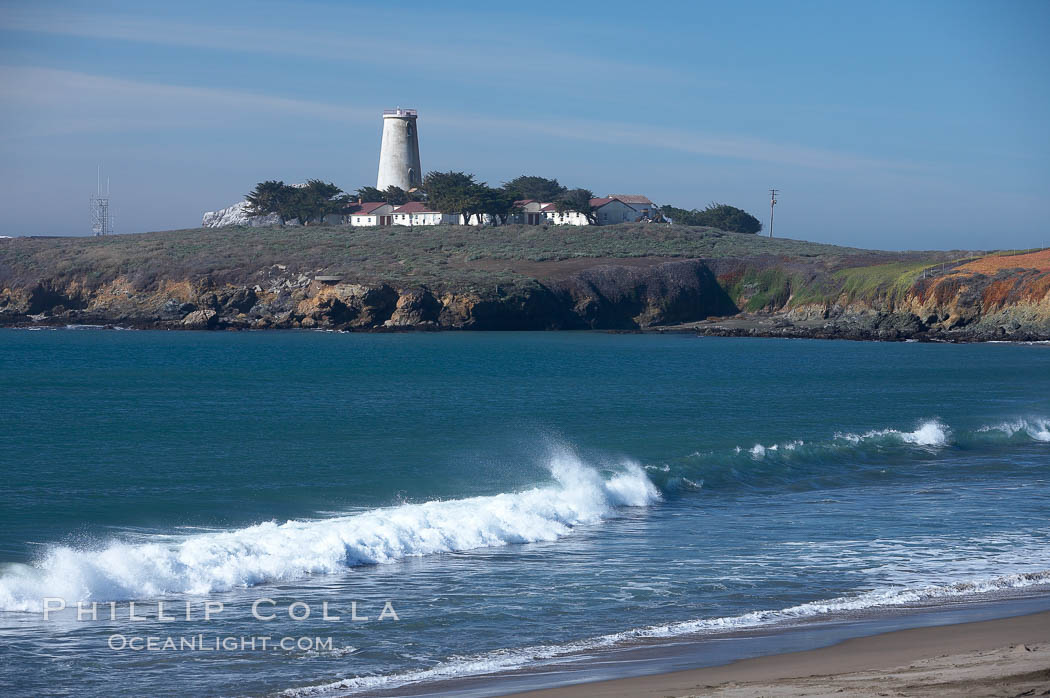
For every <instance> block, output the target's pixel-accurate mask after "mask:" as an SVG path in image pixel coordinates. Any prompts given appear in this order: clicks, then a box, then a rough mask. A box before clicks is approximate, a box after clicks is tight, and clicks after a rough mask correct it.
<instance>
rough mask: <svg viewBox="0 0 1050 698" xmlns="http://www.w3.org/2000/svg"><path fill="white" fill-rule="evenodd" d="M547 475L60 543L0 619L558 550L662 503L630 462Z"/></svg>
mask: <svg viewBox="0 0 1050 698" xmlns="http://www.w3.org/2000/svg"><path fill="white" fill-rule="evenodd" d="M549 468H550V471H551V474H552V475H553V477H554V482H553V483H552V484H550V485H547V486H543V487H536V488H533V489H530V490H527V491H523V492H515V493H505V494H498V495H493V496H485V497H471V498H467V499H456V500H446V501H432V502H426V503H423V504H403V505H401V506H395V507H389V508H383V509H375V510H372V511H368V512H364V513H361V514H354V515H350V516H341V517H334V518H327V519H321V520H312V521H288V522H286V523H283V524H278V523H275V522H268V523H262V524H258V525H256V526H251V527H248V528H243V529H238V530H233V531H225V532H211V533H199V534H194V535H188V536H182V537H171V538H165V539H158V540H159V542H157V541H154V542H145V543H143V542H134V543H131V542H124V541H110V542H107V543H105V544H103V545H101V546H99V547H97V548H94V549H84V548H74V547H69V546H55V547H52V548H50V549H49V550H48V552H47V554H46V555H45V557H44V558H43V559H42V560H40V561H39V562H38V563H36V564H34V565H32V566H29V565H20V566H17V567H15V568H9V569H8V570H6V571H5V572H4V573H3V575H2V576H0V610H5V611H36V610H39V609H40V608H41V603H42V599H43V597H57V598H62V599H65V600H66V602H67V603H75V602H76V601H79V600H92V601H102V600H123V599H143V598H152V597H156V596H160V595H163V594H169V593H191V594H205V593H208V592H214V591H223V590H228V589H233V588H237V587H248V586H253V585H256V584H260V583H265V582H278V581H286V580H291V579H298V578H301V577H304V576H306V575H311V574H325V573H333V572H339V571H342V570H345V569H346V568H348V567H353V566H355V565H364V564H378V563H387V562H394V561H396V560H400V559H403V558H406V557H414V556H423V555H431V554H435V553H443V552H453V551H464V550H473V549H475V548H483V547H489V546H502V545H507V544H510V543H531V542H538V541H553V540H557V539H558V538H561V537H562V536H565V535H567V534H569V533H570V532H571V531H572V529H573V528H574V527H575V526H578V525H582V524H590V523H596V522H598V521H601V520H602V519H604V518H607V517H609V516H611V515H613V514H614V512H615V509H616V508H617V507H641V506H646V505H648V504H651V503H652V502H654V501H656V500H657V499H659V496H660V495H659V492H658V490H657V489H656V487H655V486H654V485H653V484H652V482H650V481H649V479H648V478H647V477H646V475H645V472H644V471H643V470H642V468H641V467H640V466H638V465H636V464H633V463H626V464H623V465H621V466H619V467H618V468H616V469H615V471H614V472H612V473H610V474H609V477H607V478H606V477H603V476H602V474H601V473H599V472H598V470H596V469H595V468H592V467H590V466H587V465H585V464H584V463H582V462H581V461H580V460H579V458H578V457H577V456H575V455H574V454H573V453H571V452H569V451H566V450H562V451H558V452H556V453H555V454H554V455H552V456H551V458H550V461H549Z"/></svg>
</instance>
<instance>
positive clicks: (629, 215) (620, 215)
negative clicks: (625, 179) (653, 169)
mask: <svg viewBox="0 0 1050 698" xmlns="http://www.w3.org/2000/svg"><path fill="white" fill-rule="evenodd" d="M624 199H628V201H624ZM631 201H633V202H634V203H630V202H631ZM591 207H592V208H593V209H594V218H595V221H596V222H597V224H598V225H614V224H616V223H633V222H634V221H639V220H641V219H643V218H652V217H653V216H654V212H655V211H656V207H655V206H654V205H653V203H652V202H651V201H649V199H648V198H646V197H644V196H641V195H635V194H631V195H616V196H605V197H600V198H594V199H591ZM539 213H540V215H541V216H542V217H543V220H545V221H547V222H550V223H553V224H554V225H591V221H590V219H588V218H587V216H585V215H584V214H582V213H580V212H578V211H565V212H559V211H558V209H557V206H556V205H555V204H552V203H551V204H540V207H539Z"/></svg>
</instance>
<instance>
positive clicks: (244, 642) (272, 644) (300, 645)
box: [107, 633, 332, 652]
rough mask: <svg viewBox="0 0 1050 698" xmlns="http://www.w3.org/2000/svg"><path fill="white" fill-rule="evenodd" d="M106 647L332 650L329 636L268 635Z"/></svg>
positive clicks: (126, 640)
mask: <svg viewBox="0 0 1050 698" xmlns="http://www.w3.org/2000/svg"><path fill="white" fill-rule="evenodd" d="M107 644H108V645H109V648H110V649H111V650H115V651H129V650H130V651H132V652H256V651H261V652H266V651H279V652H294V651H297V650H298V651H300V652H323V651H329V652H330V651H332V638H331V637H307V636H302V637H288V636H285V637H272V636H270V635H255V636H237V635H207V636H206V635H203V634H199V635H181V636H175V635H168V636H164V637H159V636H154V635H148V636H142V635H131V636H128V635H121V634H119V633H118V634H115V635H110V636H109V640H108V641H107Z"/></svg>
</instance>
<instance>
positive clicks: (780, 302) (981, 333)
mask: <svg viewBox="0 0 1050 698" xmlns="http://www.w3.org/2000/svg"><path fill="white" fill-rule="evenodd" d="M1039 254H1042V253H1039ZM1011 263H1018V264H1022V265H1023V264H1025V263H1033V264H1039V265H1043V264H1045V262H1044V261H1041V260H1036V261H1035V262H1026V261H1025V259H1024V256H1018V262H1011V261H1010V258H1009V257H1003V258H1001V261H997V262H996V265H993V266H991V267H990V268H989V266H987V265H983V266H982V265H981V264H980V263H978V262H974V263H972V264H963V265H960V266H958V267H956V268H954V269H949V270H947V271H946V272H944V273H940V274H931V275H930V276H928V277H925V276H924V277H923V278H920V279H917V280H916V281H915V282H914V283H913V284H911V286H910V287H907V288H905V289H903V290H902V289H899V288H897V289H886V290H883V291H881V292H876V293H869V294H866V295H865V296H862V297H858V296H857V295H856V294H855V293H852V292H845V291H844V292H841V293H839V294H837V295H833V296H832V297H831V298H830V299H825V300H822V301H816V302H813V301H806V300H804V299H805V298H807V297H808V296H811V295H812V292H811V291H812V289H807V288H790V285H789V287H788V292H787V293H784V292H783V291H781V293H780V295H776V294H770V297H771V298H773V300H772V301H771V303H770V305H769V306H768V307H766V308H763V309H762V310H761V311H758V312H752V313H745V314H742V315H740V316H737V317H736V318H734V319H732V320H727V321H715V322H710V323H707V324H705V325H702V326H699V327H698V328H697V330H698V331H699V332H700V333H701V334H709V335H722V336H725V335H728V336H772V337H818V338H837V339H876V340H905V339H918V340H929V341H993V340H1014V341H1041V340H1050V269H1044V268H1025V267H1024V266H1019V267H1010V266H1009V265H1010V264H1011ZM983 271H987V272H989V273H982V272H983ZM739 274H740V271H739V269H732V270H730V271H728V272H726V276H725V278H723V277H720V279H721V281H722V283H723V284H724V285H726V284H727V281H728V280H729V279H730V277H732V278H738V277H739ZM733 275H736V276H733ZM758 292H761V291H760V290H753V293H758ZM753 297H754V295H751V296H748V295H743V296H738V297H737V298H735V299H734V300H735V301H736V302H737V303H738V304H739V305H741V306H746V305H747V304H748V302H749V301H750V299H751V298H753Z"/></svg>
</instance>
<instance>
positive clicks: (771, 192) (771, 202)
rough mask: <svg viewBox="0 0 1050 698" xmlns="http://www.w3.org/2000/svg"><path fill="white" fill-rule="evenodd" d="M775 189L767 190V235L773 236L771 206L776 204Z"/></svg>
mask: <svg viewBox="0 0 1050 698" xmlns="http://www.w3.org/2000/svg"><path fill="white" fill-rule="evenodd" d="M777 191H779V190H777V189H770V190H769V237H773V207H774V206H776V205H777Z"/></svg>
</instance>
